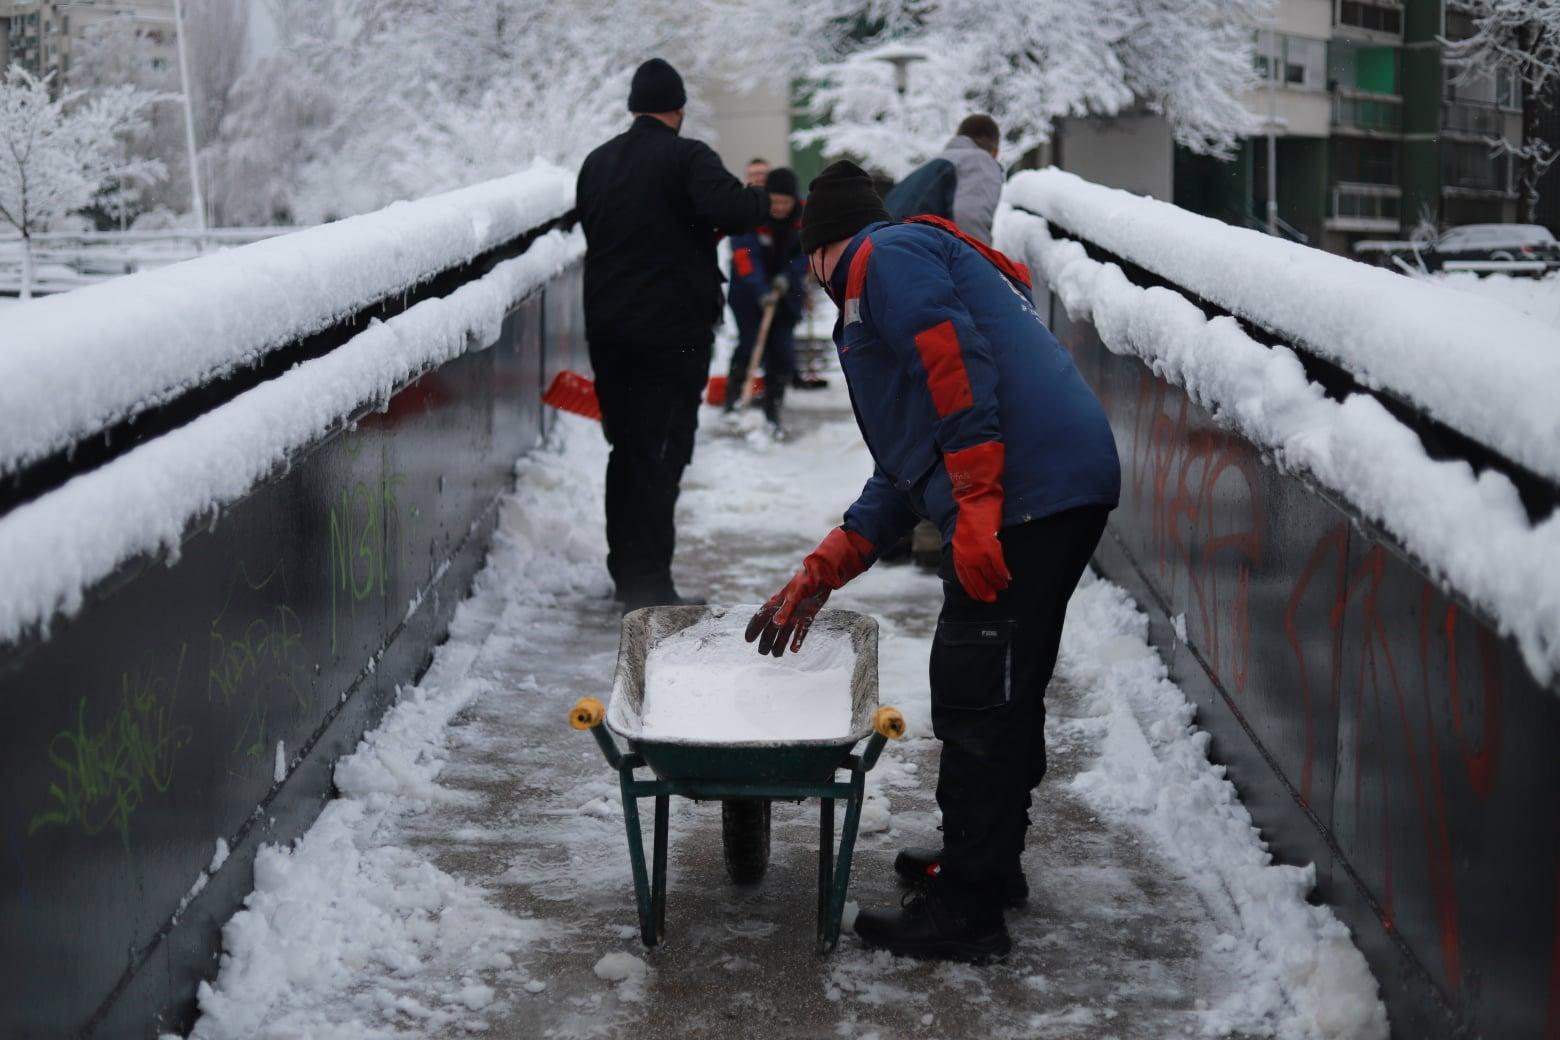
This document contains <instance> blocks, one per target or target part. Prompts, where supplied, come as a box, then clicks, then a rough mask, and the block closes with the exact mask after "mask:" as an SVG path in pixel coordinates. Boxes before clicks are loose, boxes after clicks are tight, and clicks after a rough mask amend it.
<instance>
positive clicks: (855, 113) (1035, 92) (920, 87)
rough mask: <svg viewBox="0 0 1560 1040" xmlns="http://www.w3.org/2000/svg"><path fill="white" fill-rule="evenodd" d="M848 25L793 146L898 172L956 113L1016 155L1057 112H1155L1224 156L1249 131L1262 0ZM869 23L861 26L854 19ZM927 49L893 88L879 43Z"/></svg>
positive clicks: (905, 3)
mask: <svg viewBox="0 0 1560 1040" xmlns="http://www.w3.org/2000/svg"><path fill="white" fill-rule="evenodd" d="M892 7H893V8H894V10H891V11H890V10H886V9H884V10H879V11H878V12H877V14H878V20H877V21H876V22H875V23H871V24H873V25H874V26H881V27H882V28H881V29H878V31H875V32H873V33H871V34H865V33H862V32H859V31H858V32H857V34H856V36H857V38H862V37H864V39H861V42H862V44H863V45H862V46H861V47H860V48H859V49H858V50H856V51H855V52H854V53H850V54H847V55H846V56H845V57H843V58H842V59H839V60H833V61H831V60H824V61H822V62H820V63H818V64H817V65H816V66H815V67H814V68H813V70H812V78H814V79H815V81H816V82H817V84H818V86H817V89H816V90H815V91H814V93H813V97H812V107H813V109H814V111H815V112H817V113H818V114H819V115H820V116H823V117H825V119H826V122H824V123H823V124H822V125H820V126H818V127H816V128H814V129H811V130H804V131H801V132H800V133H798V134H797V137H796V139H797V141H798V143H801V144H809V143H813V142H818V143H821V144H822V145H823V146H824V149H825V151H826V152H830V153H843V152H851V153H854V154H857V155H861V156H863V157H865V158H868V159H870V160H871V161H872V162H873V163H874V164H876V165H878V166H881V167H882V168H883V169H884V171H885V172H887V173H889V174H891V175H899V174H902V173H903V172H905V171H906V170H908V169H909V168H911V167H912V166H914V165H915V164H916V163H919V162H921V161H923V160H924V159H926V158H927V157H929V156H930V155H932V154H934V153H935V152H936V151H937V150H939V149H940V148H941V146H942V144H943V143H944V141H945V140H946V139H947V137H948V135H949V134H950V133H951V131H952V129H953V127H954V126H956V125H957V123H958V121H959V118H960V117H962V116H963V115H967V114H969V113H970V112H973V111H984V112H989V113H990V114H991V115H992V116H993V117H995V118H996V120H997V122H998V123H999V124H1001V126H1002V129H1003V135H1004V139H1005V142H1004V143H1005V145H1006V148H1007V150H1008V152H1009V153H1010V154H1012V155H1015V156H1017V155H1022V154H1023V153H1024V152H1026V151H1028V150H1029V149H1031V148H1033V147H1034V146H1035V145H1037V144H1039V143H1041V142H1042V141H1045V140H1047V139H1048V138H1049V137H1050V134H1051V131H1052V126H1053V124H1054V122H1055V121H1056V120H1057V119H1058V118H1061V117H1064V116H1083V115H1111V114H1115V113H1117V112H1120V111H1122V110H1124V109H1126V108H1128V107H1130V106H1133V105H1141V106H1144V107H1146V108H1148V109H1149V110H1151V111H1157V112H1162V113H1163V114H1164V115H1165V116H1166V117H1167V118H1168V119H1169V121H1170V125H1171V127H1172V129H1173V131H1174V134H1175V138H1176V140H1177V141H1178V142H1180V143H1181V144H1183V145H1186V146H1187V147H1189V148H1191V149H1193V150H1195V151H1199V152H1207V153H1212V154H1216V155H1227V154H1229V153H1230V152H1231V151H1232V150H1233V149H1234V148H1235V147H1236V145H1237V144H1238V143H1239V141H1240V139H1241V138H1242V137H1243V136H1246V135H1248V134H1250V133H1252V132H1253V131H1254V128H1255V121H1254V118H1253V116H1252V115H1251V114H1250V113H1249V112H1247V111H1246V109H1245V108H1244V106H1243V105H1242V104H1241V96H1242V94H1244V93H1245V92H1246V91H1247V90H1249V89H1250V88H1251V86H1252V85H1253V83H1254V80H1255V73H1254V70H1253V64H1252V46H1253V43H1252V26H1253V25H1255V24H1259V23H1260V22H1261V21H1262V20H1263V19H1264V18H1265V17H1266V15H1267V14H1268V12H1269V10H1270V8H1271V3H1270V0H1093V2H1090V3H1087V4H1080V3H1076V2H1074V0H902V2H901V3H898V4H894V5H892ZM858 24H866V23H858ZM885 46H888V47H893V48H896V49H904V48H910V49H913V50H915V51H917V52H919V53H920V54H921V55H923V56H924V60H922V61H920V62H918V63H917V64H915V65H914V66H913V70H912V72H911V74H910V76H909V89H908V90H907V91H906V93H905V94H904V95H903V96H901V95H900V94H899V92H898V91H897V90H896V89H895V83H894V70H893V68H892V66H891V65H890V64H889V63H888V62H886V61H884V60H882V58H883V53H882V48H884V47H885Z"/></svg>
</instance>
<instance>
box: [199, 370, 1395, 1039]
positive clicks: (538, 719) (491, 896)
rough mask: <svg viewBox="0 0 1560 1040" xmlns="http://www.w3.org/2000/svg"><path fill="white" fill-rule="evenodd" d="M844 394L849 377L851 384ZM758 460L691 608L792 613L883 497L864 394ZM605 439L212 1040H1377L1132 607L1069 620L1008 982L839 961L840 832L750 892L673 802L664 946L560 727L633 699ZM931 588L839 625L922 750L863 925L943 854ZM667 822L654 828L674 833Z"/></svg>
mask: <svg viewBox="0 0 1560 1040" xmlns="http://www.w3.org/2000/svg"><path fill="white" fill-rule="evenodd" d="M836 381H837V377H836ZM797 398H798V401H797V405H796V412H797V414H796V417H795V419H794V426H793V428H794V429H795V431H796V435H795V438H794V439H793V440H792V441H791V442H790V443H788V444H785V445H767V444H763V445H761V446H760V447H759V448H758V449H757V450H755V449H754V448H753V447H752V446H751V445H750V444H749V442H748V440H747V438H746V437H745V436H742V435H740V434H732V433H729V432H726V431H724V430H722V429H721V428H720V427H719V424H717V423H712V422H710V421H709V417H710V413H709V412H708V411H707V412H706V424H705V429H704V430H703V431H702V432H701V435H700V441H699V446H698V453H697V455H696V457H695V461H694V464H693V467H692V468H691V469H690V471H689V475H688V479H687V481H686V484H685V492H684V495H683V499H682V503H681V516H682V518H683V522H682V529H683V531H684V534H683V538H682V548H681V550H680V553H681V555H680V558H679V565H678V566H679V569H678V575H677V576H678V580H679V584H680V585H682V586H684V587H686V588H691V589H694V590H697V591H700V592H708V593H709V594H710V595H711V596H712V598H713V601H715V602H725V603H751V602H754V601H761V600H762V599H763V598H764V597H765V596H767V595H768V594H769V593H771V592H773V591H774V589H775V588H778V587H779V585H780V584H781V583H783V582H784V581H785V579H786V578H787V577H788V576H789V574H790V573H791V571H792V570H793V569H794V567H795V566H796V565H797V563H798V562H799V561H800V559H801V557H802V556H803V555H805V553H806V552H807V550H808V549H810V548H811V546H812V545H813V544H814V543H815V542H816V540H817V539H818V538H819V537H821V536H822V535H823V534H824V533H825V532H826V531H827V530H828V527H829V526H830V525H832V524H834V523H837V522H838V520H839V515H840V512H841V511H842V510H843V508H844V506H845V505H847V504H848V503H849V501H850V500H851V499H852V498H853V497H854V495H855V493H856V489H857V488H859V486H860V485H861V484H862V483H863V482H864V481H865V479H866V477H867V475H868V474H869V473H870V471H871V463H870V459H869V458H868V456H867V455H866V452H865V450H864V449H863V448H862V446H861V443H860V439H859V436H858V435H857V434H856V432H855V429H854V424H853V423H852V421H851V420H850V418H849V409H848V404H847V403H846V402H845V400H844V398H843V394H842V393H841V391H840V388H839V387H838V386H837V385H836V386H835V387H833V388H831V390H829V391H827V392H824V393H821V394H808V395H800V394H799V395H797ZM604 455H605V452H604V445H603V444H602V443H601V437H600V432H599V428H598V427H596V426H595V425H594V424H591V423H588V422H586V421H584V420H580V419H576V418H574V417H564V418H563V419H562V421H561V424H560V435H559V437H558V439H557V442H556V443H555V444H554V445H553V446H552V447H550V448H548V449H547V450H543V451H538V452H536V453H534V454H533V455H532V456H530V457H529V458H527V459H525V460H523V461H522V462H521V464H520V485H519V489H518V491H517V492H516V493H515V495H513V496H512V497H511V498H510V499H509V500H508V501H506V503H505V505H504V506H503V509H502V517H501V520H500V526H499V530H498V534H497V543H496V546H495V549H494V551H493V554H492V557H491V559H490V561H489V565H488V566H487V568H486V569H485V570H484V571H483V572H482V574H481V575H480V577H479V578H478V581H477V587H476V590H475V592H474V594H473V595H472V596H471V597H470V599H469V600H468V601H467V602H466V603H464V604H463V605H462V606H461V608H460V609H459V611H458V613H457V615H456V619H455V622H454V627H453V630H452V634H451V638H450V640H449V642H448V643H446V644H445V645H444V646H443V647H441V648H440V649H439V651H438V652H437V654H436V657H435V661H434V664H433V666H432V668H431V669H430V671H429V672H428V674H427V675H426V676H425V677H424V678H423V680H422V681H421V682H420V683H419V684H418V685H417V686H416V687H415V688H411V689H408V690H405V691H403V692H402V696H401V700H400V703H399V704H398V705H397V706H396V707H395V708H394V709H393V710H392V711H391V712H390V714H389V715H388V716H387V717H386V719H385V722H384V724H383V725H382V726H381V727H380V728H379V729H378V730H376V731H375V732H374V733H371V734H369V735H368V736H367V737H366V738H365V740H364V741H363V743H362V745H361V746H360V748H359V749H358V752H357V753H356V754H355V755H353V756H352V757H350V758H348V759H346V760H344V761H343V762H342V763H341V765H340V766H339V767H338V770H337V783H338V786H339V787H340V788H341V791H342V797H341V798H339V799H338V800H336V801H334V802H332V803H331V804H330V805H329V806H328V807H327V809H326V811H325V813H324V815H323V816H322V817H321V818H320V820H319V822H318V823H317V824H316V825H315V826H314V827H313V828H312V829H311V830H310V831H309V832H308V834H307V835H305V837H304V838H302V839H301V840H300V841H299V842H298V843H297V844H296V845H295V846H293V847H290V848H269V849H266V850H265V851H264V852H263V853H262V854H261V856H260V859H259V861H258V864H257V870H256V889H255V892H254V894H253V895H251V896H250V897H249V900H248V904H247V906H246V908H245V909H244V910H243V911H242V912H241V913H240V914H239V915H238V916H236V917H235V918H234V919H233V920H232V921H231V922H230V923H229V924H228V926H227V928H226V929H225V932H224V954H223V960H222V966H221V971H220V973H219V975H218V977H217V978H216V979H215V981H214V982H213V983H212V984H211V985H209V986H205V987H203V988H202V991H201V995H200V1005H201V1010H202V1018H201V1020H200V1022H199V1024H198V1025H197V1027H196V1030H195V1034H194V1035H196V1036H198V1037H202V1038H210V1040H218V1038H228V1037H283V1036H288V1037H291V1036H311V1037H334V1036H339V1037H346V1036H388V1037H402V1036H408V1037H409V1036H448V1035H466V1034H471V1033H480V1034H481V1035H484V1036H491V1037H513V1038H518V1037H526V1038H532V1037H548V1038H554V1040H559V1038H566V1037H578V1038H584V1037H636V1038H637V1037H648V1038H653V1040H658V1038H667V1040H670V1038H677V1040H682V1038H684V1037H688V1036H738V1035H740V1036H744V1037H751V1038H756V1040H763V1038H768V1037H775V1038H781V1037H787V1038H788V1037H795V1036H798V1035H807V1036H822V1035H837V1036H855V1037H864V1036H870V1035H873V1034H876V1035H878V1036H882V1037H887V1036H908V1035H917V1036H920V1035H927V1036H933V1035H935V1036H942V1037H948V1038H955V1037H969V1038H976V1037H978V1038H981V1040H985V1038H987V1037H996V1038H1018V1037H1024V1038H1030V1037H1058V1038H1060V1037H1065V1038H1067V1040H1090V1038H1095V1040H1104V1038H1107V1037H1123V1036H1156V1037H1158V1036H1170V1035H1177V1036H1187V1035H1191V1036H1221V1035H1233V1036H1240V1037H1278V1038H1284V1040H1316V1038H1326V1040H1360V1038H1365V1040H1377V1038H1384V1037H1385V1036H1386V1035H1387V1030H1386V1024H1385V1017H1384V1015H1385V1013H1384V1011H1383V1010H1382V1006H1381V1004H1380V1002H1379V1001H1378V1000H1377V999H1376V993H1375V983H1374V980H1373V979H1372V978H1371V976H1370V973H1369V971H1368V969H1367V968H1366V965H1365V962H1364V960H1363V958H1362V957H1361V956H1360V954H1359V953H1358V952H1357V951H1356V950H1355V948H1354V946H1353V945H1352V943H1351V942H1350V941H1349V938H1348V933H1347V931H1346V930H1345V929H1344V928H1343V926H1342V925H1341V924H1339V923H1338V921H1337V920H1336V919H1335V917H1334V916H1333V915H1332V913H1331V912H1330V911H1329V910H1327V909H1326V908H1324V907H1313V906H1311V905H1309V904H1308V903H1307V901H1306V896H1307V893H1308V891H1309V888H1310V885H1311V883H1312V874H1311V872H1310V870H1309V868H1305V867H1296V866H1286V865H1278V864H1274V863H1273V862H1272V861H1271V858H1270V857H1269V855H1268V853H1267V852H1266V851H1265V849H1264V847H1263V845H1262V843H1261V841H1260V839H1259V837H1258V835H1257V833H1256V831H1255V830H1254V829H1253V828H1252V826H1251V821H1250V819H1249V817H1248V816H1247V815H1246V813H1245V810H1244V809H1243V808H1242V807H1241V805H1240V804H1239V801H1238V799H1237V798H1236V795H1235V792H1234V789H1233V787H1231V785H1230V784H1229V783H1228V782H1227V781H1226V780H1225V779H1224V778H1223V775H1222V770H1220V769H1219V768H1218V767H1216V766H1213V765H1211V764H1210V763H1209V762H1208V760H1207V758H1206V754H1205V751H1206V746H1207V741H1206V738H1205V737H1204V736H1203V735H1201V734H1200V733H1199V732H1198V731H1197V730H1196V728H1195V726H1194V725H1193V719H1192V708H1191V707H1190V706H1189V705H1188V703H1187V701H1186V700H1185V698H1184V697H1183V696H1182V695H1181V693H1180V691H1179V690H1177V689H1176V688H1175V687H1174V686H1173V685H1172V684H1171V683H1170V682H1169V681H1168V680H1167V678H1166V672H1165V669H1164V667H1163V665H1162V664H1161V663H1160V661H1159V659H1158V657H1157V655H1156V654H1155V653H1154V651H1153V650H1152V649H1151V648H1150V647H1149V646H1148V645H1147V643H1146V642H1145V635H1144V634H1145V627H1146V626H1145V620H1144V617H1143V615H1141V614H1140V613H1139V612H1138V611H1137V610H1136V608H1135V607H1134V606H1133V605H1132V603H1131V602H1130V600H1129V599H1128V598H1127V597H1126V595H1125V594H1124V593H1123V592H1122V591H1121V590H1120V589H1119V588H1117V587H1115V586H1113V585H1111V584H1109V583H1107V582H1104V581H1100V580H1088V581H1087V583H1086V584H1085V585H1084V586H1083V587H1082V588H1080V590H1079V591H1078V593H1077V595H1076V596H1075V597H1074V601H1073V604H1072V607H1071V609H1070V611H1069V614H1068V627H1067V631H1066V634H1065V636H1064V639H1063V649H1062V656H1061V662H1060V665H1059V671H1058V676H1057V680H1056V681H1055V682H1054V683H1053V685H1052V689H1051V695H1050V697H1049V704H1050V718H1049V720H1048V723H1047V731H1048V737H1049V746H1050V752H1051V754H1050V758H1051V763H1052V765H1051V775H1050V776H1049V777H1048V779H1047V780H1046V782H1045V784H1044V785H1042V787H1041V789H1040V793H1039V796H1038V800H1037V804H1036V808H1035V816H1036V820H1037V824H1038V827H1037V829H1036V832H1035V836H1034V838H1033V839H1032V840H1031V843H1030V846H1029V848H1028V850H1027V851H1026V859H1025V863H1026V868H1027V871H1028V873H1029V877H1030V880H1031V883H1032V885H1033V886H1034V896H1033V898H1032V901H1031V904H1030V905H1029V907H1028V908H1026V909H1024V910H1021V911H1015V912H1013V913H1011V914H1010V915H1009V927H1010V929H1011V930H1012V931H1013V934H1014V939H1015V944H1016V945H1015V950H1014V953H1013V954H1012V956H1010V957H1009V958H1008V960H1007V961H1006V962H1005V963H1003V964H1000V965H996V966H992V967H990V968H986V969H974V968H968V967H963V966H954V965H934V964H926V963H922V962H916V961H909V960H898V959H895V958H892V957H889V956H888V955H886V954H882V953H868V952H866V951H864V950H863V949H862V948H861V946H860V945H859V943H858V942H857V941H856V940H855V939H854V937H852V936H850V935H849V934H847V935H846V937H845V938H844V939H843V940H842V942H841V944H840V947H839V948H838V949H837V950H836V951H835V952H834V953H833V954H832V955H831V956H830V957H828V958H819V957H818V956H817V955H816V954H815V953H814V952H813V948H812V942H813V922H812V914H813V908H814V904H815V899H816V891H815V888H814V885H815V878H816V847H817V846H816V841H817V823H816V815H815V813H816V810H815V809H814V808H812V807H810V806H808V807H796V806H790V805H787V804H784V803H778V804H776V806H775V807H774V826H773V837H772V841H773V854H772V858H771V865H770V869H769V873H768V875H767V876H766V878H765V880H764V882H763V883H762V884H760V885H757V886H750V887H745V888H741V889H739V888H737V887H735V886H732V885H730V884H728V883H727V881H726V878H725V875H724V871H723V868H722V865H721V855H720V845H719V831H720V813H719V807H718V806H717V805H714V804H694V803H688V802H684V801H682V800H680V799H673V801H672V817H671V822H670V829H671V869H670V882H669V903H668V925H667V930H668V939H667V942H666V943H665V944H663V945H662V946H661V947H658V948H657V949H655V950H651V951H646V950H645V949H644V948H643V947H641V946H640V945H639V943H638V941H637V934H638V928H637V918H636V916H635V912H634V906H633V896H632V886H631V883H630V880H629V868H628V856H627V852H626V849H625V836H624V832H623V826H622V819H621V803H620V795H619V791H618V784H617V780H616V777H615V774H613V773H612V772H611V771H610V769H609V768H608V767H607V766H606V764H605V762H604V761H603V760H602V758H601V756H600V754H599V753H598V752H597V749H596V748H595V746H594V744H593V742H592V741H591V740H590V739H589V738H584V737H581V736H580V735H579V734H575V733H573V732H572V731H571V730H569V728H568V727H567V725H566V722H565V716H566V713H567V709H568V707H569V705H570V704H572V703H573V702H574V701H575V700H576V699H577V698H578V697H579V696H581V695H584V694H587V693H589V694H594V695H598V696H599V695H600V694H601V693H602V691H604V690H606V689H609V688H610V685H611V681H612V674H613V669H614V667H615V661H616V650H617V641H618V639H617V635H618V623H619V619H618V611H617V609H616V607H615V605H614V604H613V603H612V602H611V601H610V599H609V598H608V594H609V592H610V588H611V584H610V581H609V580H608V579H607V577H606V573H605V568H604V563H603V560H604V553H605V547H604V544H603V538H602V535H601V533H600V528H601V525H600V509H601V494H602V490H601V477H602V472H603V466H604ZM939 603H940V584H939V582H938V580H937V578H936V577H935V576H934V575H930V574H924V573H921V572H918V571H916V570H915V569H913V568H910V567H897V568H896V567H881V566H880V567H879V568H875V569H874V570H873V571H872V572H869V573H868V574H867V575H865V576H863V577H862V578H861V579H859V580H858V581H857V582H856V583H853V584H852V585H851V586H849V587H847V588H846V589H845V590H843V591H842V592H840V593H837V594H836V595H835V597H834V598H833V599H832V600H831V604H830V605H831V606H834V605H838V606H841V607H846V608H848V609H855V610H862V611H865V612H868V613H871V614H872V615H874V616H875V617H877V618H878V619H879V622H880V625H881V626H882V637H881V642H880V660H881V664H882V675H881V690H882V699H883V701H884V703H890V704H896V705H897V706H899V707H900V708H901V709H902V710H903V711H904V712H905V714H906V717H907V719H908V720H909V721H910V724H911V733H910V735H909V737H908V739H907V740H905V741H901V742H896V743H895V744H893V745H891V746H890V748H889V749H888V750H887V752H886V753H885V755H884V757H883V759H882V760H881V761H880V763H879V765H878V767H877V768H876V769H875V770H874V771H873V772H872V773H871V774H869V810H870V811H873V812H874V813H875V818H876V823H877V825H878V827H879V828H880V829H877V830H874V831H869V830H868V829H867V828H866V827H865V826H864V827H863V833H862V835H861V838H860V842H859V845H858V851H857V858H856V863H855V868H854V870H853V872H852V888H851V895H850V899H851V901H852V903H859V904H862V905H884V904H887V903H897V900H898V897H899V891H900V890H899V889H898V887H897V885H896V884H895V882H894V881H893V879H892V869H891V862H892V857H893V854H894V852H895V850H897V849H898V848H899V847H901V846H903V845H910V844H915V845H928V844H936V843H937V842H938V841H939V834H938V831H937V824H938V815H937V811H936V805H935V802H934V801H933V800H932V789H933V787H934V785H935V782H936V747H937V745H936V743H935V742H934V741H932V740H930V739H928V738H929V737H930V732H931V731H930V704H929V693H928V686H927V678H926V662H927V654H928V650H929V642H930V638H931V634H932V632H933V629H934V624H935V618H936V612H937V609H938V606H939ZM647 807H648V806H647Z"/></svg>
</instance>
